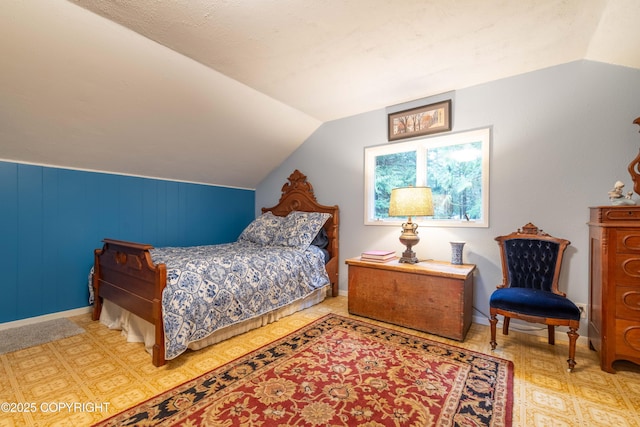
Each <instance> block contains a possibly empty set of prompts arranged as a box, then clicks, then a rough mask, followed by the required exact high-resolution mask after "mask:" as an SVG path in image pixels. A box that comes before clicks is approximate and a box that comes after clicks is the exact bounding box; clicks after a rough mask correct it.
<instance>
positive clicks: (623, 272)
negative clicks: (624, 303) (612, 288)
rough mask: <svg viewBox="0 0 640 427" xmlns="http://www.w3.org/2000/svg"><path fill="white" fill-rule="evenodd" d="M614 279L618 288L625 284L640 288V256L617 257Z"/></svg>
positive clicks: (621, 255)
mask: <svg viewBox="0 0 640 427" xmlns="http://www.w3.org/2000/svg"><path fill="white" fill-rule="evenodd" d="M614 277H615V284H616V286H619V285H621V284H623V285H633V286H636V287H638V288H640V254H638V255H629V254H618V255H616V261H615V267H614Z"/></svg>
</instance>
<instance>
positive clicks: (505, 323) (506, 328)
mask: <svg viewBox="0 0 640 427" xmlns="http://www.w3.org/2000/svg"><path fill="white" fill-rule="evenodd" d="M510 321H511V318H510V317H507V316H504V321H503V322H502V334H503V335H509V322H510Z"/></svg>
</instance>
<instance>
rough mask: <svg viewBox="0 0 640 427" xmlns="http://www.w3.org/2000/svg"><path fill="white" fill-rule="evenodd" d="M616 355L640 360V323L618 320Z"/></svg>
mask: <svg viewBox="0 0 640 427" xmlns="http://www.w3.org/2000/svg"><path fill="white" fill-rule="evenodd" d="M615 352H616V355H617V356H618V357H619V356H626V357H628V358H629V359H630V360H633V361H636V362H637V361H638V360H640V322H632V321H628V320H623V319H617V320H616V349H615Z"/></svg>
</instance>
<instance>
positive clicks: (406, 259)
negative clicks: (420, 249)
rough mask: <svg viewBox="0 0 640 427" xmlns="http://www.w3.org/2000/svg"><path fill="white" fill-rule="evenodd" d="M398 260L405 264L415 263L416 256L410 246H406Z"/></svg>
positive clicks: (416, 260)
mask: <svg viewBox="0 0 640 427" xmlns="http://www.w3.org/2000/svg"><path fill="white" fill-rule="evenodd" d="M398 262H402V263H406V264H417V263H418V257H416V253H415V252H414V251H412V250H411V249H410V248H407V250H406V251H404V252H402V257H401V258H400V259H399V260H398Z"/></svg>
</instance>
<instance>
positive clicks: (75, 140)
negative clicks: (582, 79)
mask: <svg viewBox="0 0 640 427" xmlns="http://www.w3.org/2000/svg"><path fill="white" fill-rule="evenodd" d="M639 23H640V2H638V1H637V0H518V1H512V0H457V1H441V0H438V1H436V0H395V1H390V0H328V1H317V0H216V1H214V0H172V1H169V0H166V1H161V0H136V1H118V0H48V1H46V2H44V1H40V0H3V1H2V2H0V138H1V140H0V159H5V160H12V161H20V162H30V163H37V164H47V165H55V166H62V167H72V168H81V169H89V170H98V171H108V172H116V173H124V174H132V175H141V176H150V177H158V178H167V179H177V180H184V181H192V182H202V183H210V184H217V185H227V186H233V187H243V188H255V186H256V185H257V184H258V183H259V182H260V181H261V180H262V179H263V178H264V177H265V176H266V175H267V174H268V173H269V172H270V171H272V170H273V169H274V168H276V167H277V166H278V165H279V164H280V163H281V162H282V161H283V160H284V159H286V157H287V156H289V154H291V153H292V152H293V151H294V150H295V149H296V148H297V147H298V146H299V145H300V144H302V143H303V142H304V141H305V139H306V138H307V137H308V136H309V135H310V134H311V133H313V132H314V131H315V130H316V129H317V127H318V126H320V125H321V124H322V123H323V122H326V121H330V120H334V119H339V118H343V117H347V116H351V115H354V114H358V113H362V112H367V111H371V110H375V109H380V108H384V107H386V106H390V105H394V104H399V103H403V102H407V101H410V100H413V99H417V98H422V97H428V96H431V95H436V94H439V93H442V92H446V91H451V90H456V89H462V88H465V87H469V86H473V85H476V84H480V83H484V82H488V81H492V80H497V79H500V78H504V77H508V76H513V75H517V74H521V73H525V72H529V71H534V70H538V69H541V68H546V67H549V66H553V65H557V64H562V63H567V62H571V61H575V60H580V59H589V60H594V61H600V62H605V63H610V64H616V65H622V66H626V67H633V68H640V55H639V54H638V52H640V25H638V24H639Z"/></svg>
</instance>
